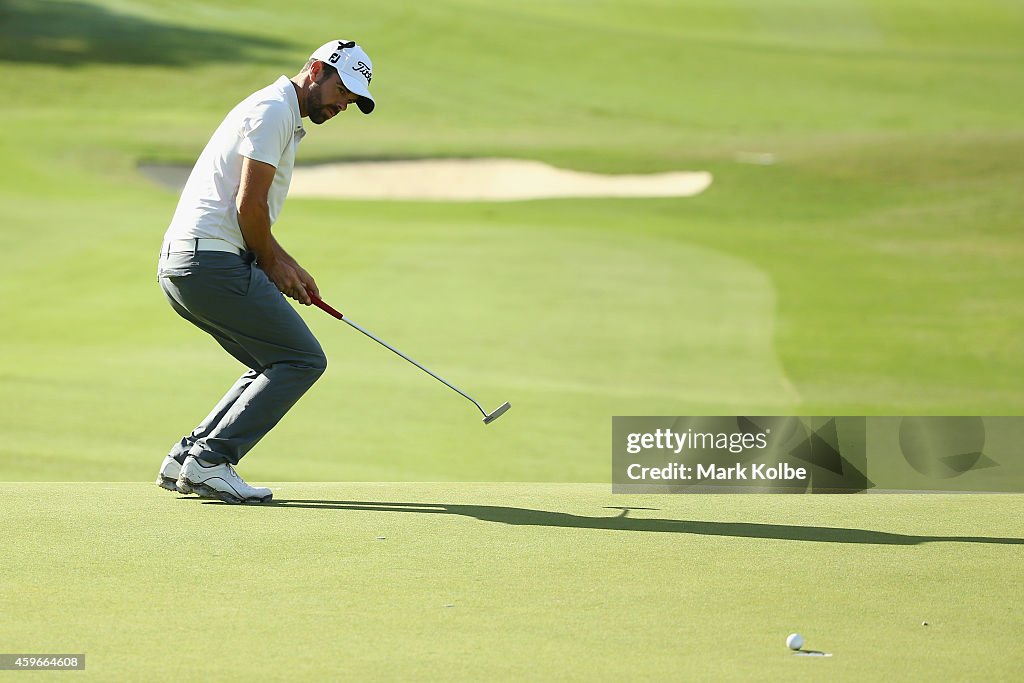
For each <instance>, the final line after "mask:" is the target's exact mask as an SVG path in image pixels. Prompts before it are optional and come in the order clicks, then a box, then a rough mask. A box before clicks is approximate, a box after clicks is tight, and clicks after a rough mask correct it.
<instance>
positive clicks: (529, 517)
mask: <svg viewBox="0 0 1024 683" xmlns="http://www.w3.org/2000/svg"><path fill="white" fill-rule="evenodd" d="M203 502H204V503H206V504H209V505H226V504H227V503H221V502H220V501H210V500H207V501H203ZM252 507H259V508H296V509H308V510H364V511H372V512H413V513H419V514H432V515H460V516H463V517H472V518H474V519H479V520H481V521H484V522H497V523H499V524H513V525H521V526H549V527H563V528H571V529H604V530H607V531H648V532H655V533H669V534H697V535H700V536H732V537H735V538H771V539H777V540H782V541H812V542H815V543H863V544H869V545H920V544H922V543H937V542H949V543H994V544H1003V545H1024V538H999V537H991V536H912V535H909V534H894V533H889V532H886V531H872V530H870V529H844V528H840V527H822V526H792V525H786V524H758V523H754V522H701V521H690V520H680V519H640V518H636V517H630V516H629V513H628V510H629V508H627V509H623V508H616V509H621V510H623V512H622V513H620V514H619V515H617V516H615V517H586V516H583V515H572V514H569V513H566V512H549V511H547V510H531V509H528V508H513V507H503V506H497V505H449V504H447V503H380V502H366V501H355V500H275V501H274V502H272V503H266V504H263V505H258V506H252ZM632 509H641V510H646V509H650V508H632Z"/></svg>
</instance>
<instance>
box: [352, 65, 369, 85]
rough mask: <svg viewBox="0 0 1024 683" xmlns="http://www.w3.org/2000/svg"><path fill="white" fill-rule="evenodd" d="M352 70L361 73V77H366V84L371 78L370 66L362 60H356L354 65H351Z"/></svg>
mask: <svg viewBox="0 0 1024 683" xmlns="http://www.w3.org/2000/svg"><path fill="white" fill-rule="evenodd" d="M352 70H353V71H355V72H356V73H358V74H362V76H363V78H365V79H366V83H367V84H369V83H370V81H372V80H373V72H372V71H370V67H368V66H367V65H366V63H365V62H363V61H362V60H360V61H358V62H356V65H355V66H353V67H352Z"/></svg>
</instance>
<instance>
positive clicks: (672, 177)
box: [140, 159, 711, 202]
mask: <svg viewBox="0 0 1024 683" xmlns="http://www.w3.org/2000/svg"><path fill="white" fill-rule="evenodd" d="M140 170H141V171H142V172H143V173H144V174H146V175H147V176H148V177H150V178H151V179H153V180H156V181H157V182H159V183H160V184H162V185H166V186H168V187H172V188H174V189H176V190H180V189H181V188H182V187H184V185H185V180H186V179H187V178H188V174H189V170H190V169H187V168H183V167H170V166H142V167H140ZM710 185H711V174H710V173H706V172H703V171H701V172H677V173H654V174H643V175H605V174H600V173H580V172H577V171H568V170H565V169H561V168H555V167H554V166H549V165H548V164H544V163H541V162H539V161H523V160H517V159H437V160H430V159H424V160H417V161H363V162H353V163H339V164H322V165H317V166H297V167H296V168H295V172H294V175H293V176H292V184H291V189H290V190H289V191H288V195H289V196H290V197H321V198H330V199H386V200H416V201H423V200H427V201H448V202H451V201H466V202H477V201H518V200H526V199H551V198H566V197H692V196H693V195H696V194H700V193H701V192H703V191H704V190H706V189H707V188H708V186H710Z"/></svg>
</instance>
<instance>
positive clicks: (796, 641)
mask: <svg viewBox="0 0 1024 683" xmlns="http://www.w3.org/2000/svg"><path fill="white" fill-rule="evenodd" d="M803 646H804V637H803V636H802V635H800V634H799V633H790V634H789V638H786V647H788V648H789V649H790V650H799V649H800V648H802V647H803Z"/></svg>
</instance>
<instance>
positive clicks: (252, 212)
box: [235, 157, 320, 306]
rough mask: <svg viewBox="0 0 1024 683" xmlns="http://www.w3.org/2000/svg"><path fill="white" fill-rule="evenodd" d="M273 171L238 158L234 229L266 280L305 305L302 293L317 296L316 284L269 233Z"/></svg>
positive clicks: (307, 303)
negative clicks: (239, 179) (239, 232)
mask: <svg viewBox="0 0 1024 683" xmlns="http://www.w3.org/2000/svg"><path fill="white" fill-rule="evenodd" d="M276 172H277V169H275V168H274V167H273V166H271V165H270V164H266V163H263V162H262V161H256V160H255V159H250V158H248V157H243V159H242V184H241V186H240V187H239V188H238V197H237V198H236V200H235V207H236V209H237V210H238V227H240V228H241V229H242V237H243V238H244V239H245V244H246V246H248V247H249V249H251V250H252V251H253V253H255V254H256V261H257V262H258V263H259V264H260V268H262V269H263V272H264V273H266V274H267V277H269V278H270V280H271V281H272V282H273V283H274V284H275V285H277V288H278V289H279V290H281V292H282V293H284V295H285V296H288V297H291V298H292V299H295V300H296V301H298V302H300V303H303V304H305V305H306V306H308V305H310V304H311V303H312V300H311V299H310V298H309V294H308V293H307V292H306V290H307V289H308V290H310V291H311V292H313V294H315V295H316V296H319V295H320V292H319V290H318V289H317V286H316V282H314V281H313V278H312V276H310V274H309V273H307V272H306V271H305V270H303V269H302V267H301V266H300V265H299V264H298V263H297V262H296V261H295V259H293V258H292V257H291V256H290V255H289V254H288V252H286V251H285V250H284V249H283V248H282V247H281V245H280V244H278V243H277V240H276V239H274V236H273V235H272V234H271V232H270V205H269V204H268V203H267V196H268V195H269V192H270V186H271V184H272V183H273V182H274V174H275V173H276Z"/></svg>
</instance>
